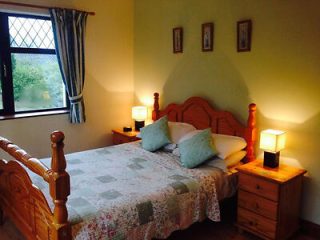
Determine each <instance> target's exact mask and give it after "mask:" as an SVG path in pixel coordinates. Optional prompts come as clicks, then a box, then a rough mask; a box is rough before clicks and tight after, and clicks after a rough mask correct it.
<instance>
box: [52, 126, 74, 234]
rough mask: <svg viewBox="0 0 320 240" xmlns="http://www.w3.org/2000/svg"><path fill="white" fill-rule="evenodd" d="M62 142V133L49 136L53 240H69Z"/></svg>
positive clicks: (57, 132) (68, 186)
mask: <svg viewBox="0 0 320 240" xmlns="http://www.w3.org/2000/svg"><path fill="white" fill-rule="evenodd" d="M63 140H64V134H63V132H59V131H55V132H53V133H52V134H51V149H52V160H51V170H50V181H49V187H50V195H51V197H52V199H53V203H54V210H53V223H52V224H53V229H52V231H53V239H54V240H70V239H71V226H70V223H69V222H68V211H67V207H66V202H67V200H68V196H69V195H70V177H69V174H68V173H67V172H66V171H65V169H66V167H67V163H66V159H65V157H64V153H63V147H64V143H63Z"/></svg>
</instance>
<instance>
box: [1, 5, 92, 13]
mask: <svg viewBox="0 0 320 240" xmlns="http://www.w3.org/2000/svg"><path fill="white" fill-rule="evenodd" d="M0 4H6V5H13V6H20V7H30V8H39V9H49V8H54V7H49V6H40V5H34V4H28V3H17V2H6V1H0ZM87 13H88V14H89V15H93V16H94V15H96V13H95V12H87Z"/></svg>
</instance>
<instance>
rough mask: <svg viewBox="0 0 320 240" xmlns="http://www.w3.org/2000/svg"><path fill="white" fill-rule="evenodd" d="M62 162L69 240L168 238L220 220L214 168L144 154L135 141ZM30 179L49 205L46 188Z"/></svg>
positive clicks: (89, 152)
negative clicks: (68, 185) (66, 182)
mask: <svg viewBox="0 0 320 240" xmlns="http://www.w3.org/2000/svg"><path fill="white" fill-rule="evenodd" d="M66 158H67V165H68V166H67V170H68V172H69V174H70V176H71V195H70V196H69V199H68V206H67V207H68V212H69V221H70V222H71V223H72V235H73V238H74V239H116V240H120V239H132V240H138V239H139V240H140V239H151V238H167V237H168V236H169V235H170V233H171V232H173V231H175V230H178V229H184V228H187V227H188V226H190V225H191V224H192V223H194V222H197V221H201V220H203V219H205V218H206V217H208V218H210V219H211V220H213V221H219V220H220V212H219V203H218V197H217V192H216V185H215V174H214V173H215V172H216V171H217V169H215V168H213V167H210V166H207V167H206V166H205V167H201V168H199V169H186V168H183V167H182V166H181V165H180V164H179V161H178V158H177V157H175V156H174V155H172V154H168V153H163V152H162V153H160V154H159V153H151V152H148V151H145V150H143V149H142V148H141V147H140V144H139V143H137V142H135V143H129V144H122V145H117V146H111V147H106V148H100V149H95V150H88V151H84V152H79V153H72V154H68V155H66ZM42 161H43V162H44V163H45V164H49V163H50V159H43V160H42ZM30 175H31V178H32V180H33V182H34V184H35V185H37V186H38V187H39V188H41V189H42V191H43V192H44V193H45V195H46V197H47V199H48V202H49V204H52V200H51V199H50V197H49V190H48V184H45V183H44V182H43V180H42V178H40V177H38V176H36V175H34V174H32V173H31V172H30ZM51 207H52V206H51Z"/></svg>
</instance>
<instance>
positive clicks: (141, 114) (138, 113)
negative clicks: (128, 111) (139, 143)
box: [132, 106, 148, 131]
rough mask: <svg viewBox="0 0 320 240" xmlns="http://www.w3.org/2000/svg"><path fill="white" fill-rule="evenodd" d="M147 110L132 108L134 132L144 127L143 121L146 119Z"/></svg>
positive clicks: (140, 107) (143, 107)
mask: <svg viewBox="0 0 320 240" xmlns="http://www.w3.org/2000/svg"><path fill="white" fill-rule="evenodd" d="M147 116H148V110H147V107H145V106H135V107H132V119H134V120H135V124H134V125H135V130H136V131H140V128H143V127H144V120H146V119H147Z"/></svg>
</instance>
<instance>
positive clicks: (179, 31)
mask: <svg viewBox="0 0 320 240" xmlns="http://www.w3.org/2000/svg"><path fill="white" fill-rule="evenodd" d="M172 39H173V53H182V52H183V28H182V27H176V28H173V29H172Z"/></svg>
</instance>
